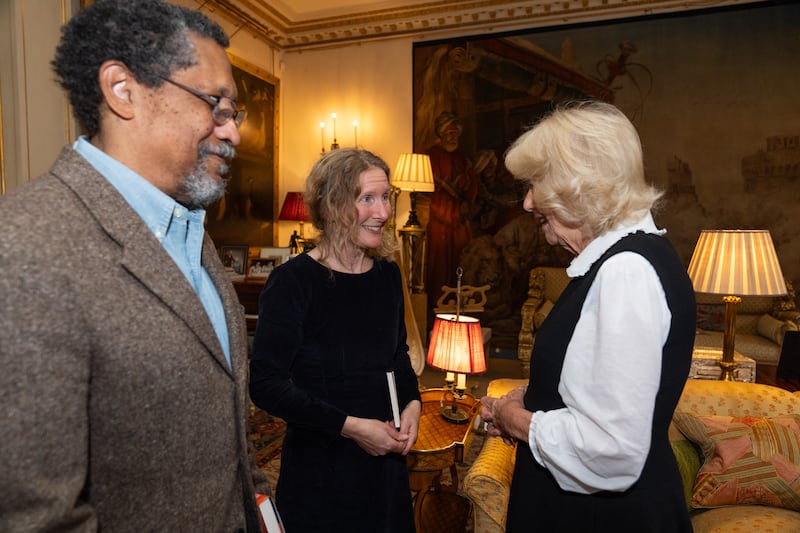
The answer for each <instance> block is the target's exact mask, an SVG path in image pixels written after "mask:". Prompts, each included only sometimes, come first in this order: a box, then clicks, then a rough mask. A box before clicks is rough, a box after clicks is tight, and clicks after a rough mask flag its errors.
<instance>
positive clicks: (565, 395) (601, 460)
mask: <svg viewBox="0 0 800 533" xmlns="http://www.w3.org/2000/svg"><path fill="white" fill-rule="evenodd" d="M671 317H672V315H671V313H670V311H669V307H668V306H667V302H666V297H665V295H664V290H663V288H662V286H661V282H660V279H659V278H658V275H657V274H656V272H655V270H654V269H653V267H652V265H651V264H650V263H649V262H648V261H647V260H646V259H645V258H643V257H642V256H641V255H639V254H636V253H630V252H625V253H621V254H617V255H615V256H614V257H612V258H610V259H609V260H607V261H606V262H605V263H604V264H603V266H602V267H601V268H600V270H599V272H598V274H597V277H596V278H595V281H594V283H593V284H592V287H591V288H590V289H589V293H588V294H587V297H586V301H585V302H584V305H583V308H582V310H581V315H580V318H579V320H578V323H577V326H576V328H575V332H574V334H573V337H572V339H571V340H570V342H569V345H568V347H567V353H566V357H565V359H564V366H563V369H562V372H561V381H560V383H559V387H558V390H559V393H560V394H561V397H562V399H563V401H564V404H565V405H566V407H565V408H562V409H557V410H553V411H546V412H542V411H539V412H536V413H534V416H533V419H532V420H531V426H530V431H529V440H528V442H529V445H530V448H531V451H532V452H533V455H534V457H535V458H536V460H537V461H538V462H539V463H540V464H541V465H543V466H545V467H546V468H547V469H548V470H549V471H550V472H551V473H552V474H553V476H554V477H555V479H556V481H557V482H558V484H559V486H560V487H561V488H563V489H565V490H570V491H574V492H578V493H585V494H590V493H593V492H597V491H600V490H609V491H624V490H626V489H628V488H629V487H630V486H631V485H633V483H635V482H636V480H637V479H638V478H639V475H640V474H641V472H642V469H643V468H644V463H645V461H646V459H647V455H648V453H649V450H650V440H651V431H652V425H653V410H654V408H655V401H656V395H657V394H658V388H659V381H660V377H661V357H662V348H663V346H664V343H665V342H666V339H667V335H668V334H669V328H670V322H671Z"/></svg>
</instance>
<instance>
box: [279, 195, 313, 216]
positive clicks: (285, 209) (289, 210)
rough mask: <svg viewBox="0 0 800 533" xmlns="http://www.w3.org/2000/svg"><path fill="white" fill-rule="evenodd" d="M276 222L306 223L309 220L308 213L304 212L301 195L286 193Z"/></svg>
mask: <svg viewBox="0 0 800 533" xmlns="http://www.w3.org/2000/svg"><path fill="white" fill-rule="evenodd" d="M278 220H296V221H300V222H307V221H308V220H309V217H308V212H307V211H306V203H305V202H304V201H303V193H301V192H287V193H286V199H284V200H283V206H282V207H281V213H280V215H278Z"/></svg>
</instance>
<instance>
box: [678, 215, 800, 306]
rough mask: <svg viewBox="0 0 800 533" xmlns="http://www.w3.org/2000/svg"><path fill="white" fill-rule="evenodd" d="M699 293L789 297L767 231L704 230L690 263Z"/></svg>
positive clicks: (693, 279)
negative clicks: (786, 295)
mask: <svg viewBox="0 0 800 533" xmlns="http://www.w3.org/2000/svg"><path fill="white" fill-rule="evenodd" d="M689 277H690V278H691V279H692V284H693V285H694V290H695V292H704V293H710V294H724V295H731V296H780V295H783V294H786V283H785V282H784V278H783V273H782V272H781V266H780V264H779V263H778V255H777V254H776V253H775V246H773V244H772V237H771V236H770V234H769V231H766V230H703V231H702V232H701V233H700V238H699V239H698V240H697V246H696V247H695V249H694V254H692V260H691V261H690V262H689Z"/></svg>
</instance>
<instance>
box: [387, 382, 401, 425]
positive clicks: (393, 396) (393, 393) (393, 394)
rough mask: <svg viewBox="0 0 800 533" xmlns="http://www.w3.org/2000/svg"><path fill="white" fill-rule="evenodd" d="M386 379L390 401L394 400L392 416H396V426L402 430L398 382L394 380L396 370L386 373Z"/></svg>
mask: <svg viewBox="0 0 800 533" xmlns="http://www.w3.org/2000/svg"><path fill="white" fill-rule="evenodd" d="M386 381H387V382H388V383H389V401H390V402H392V418H394V427H395V429H396V430H397V431H400V406H399V405H398V403H397V384H396V383H395V381H394V371H393V370H390V371H389V372H387V373H386Z"/></svg>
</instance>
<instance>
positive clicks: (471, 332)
mask: <svg viewBox="0 0 800 533" xmlns="http://www.w3.org/2000/svg"><path fill="white" fill-rule="evenodd" d="M427 363H428V365H430V366H432V367H433V368H437V369H439V370H444V371H445V372H454V373H457V374H481V373H483V372H486V359H485V357H484V354H483V335H482V334H481V323H480V321H479V320H478V319H477V318H473V317H470V316H461V315H444V314H443V315H436V319H435V320H434V322H433V333H432V334H431V341H430V344H429V346H428V358H427Z"/></svg>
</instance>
